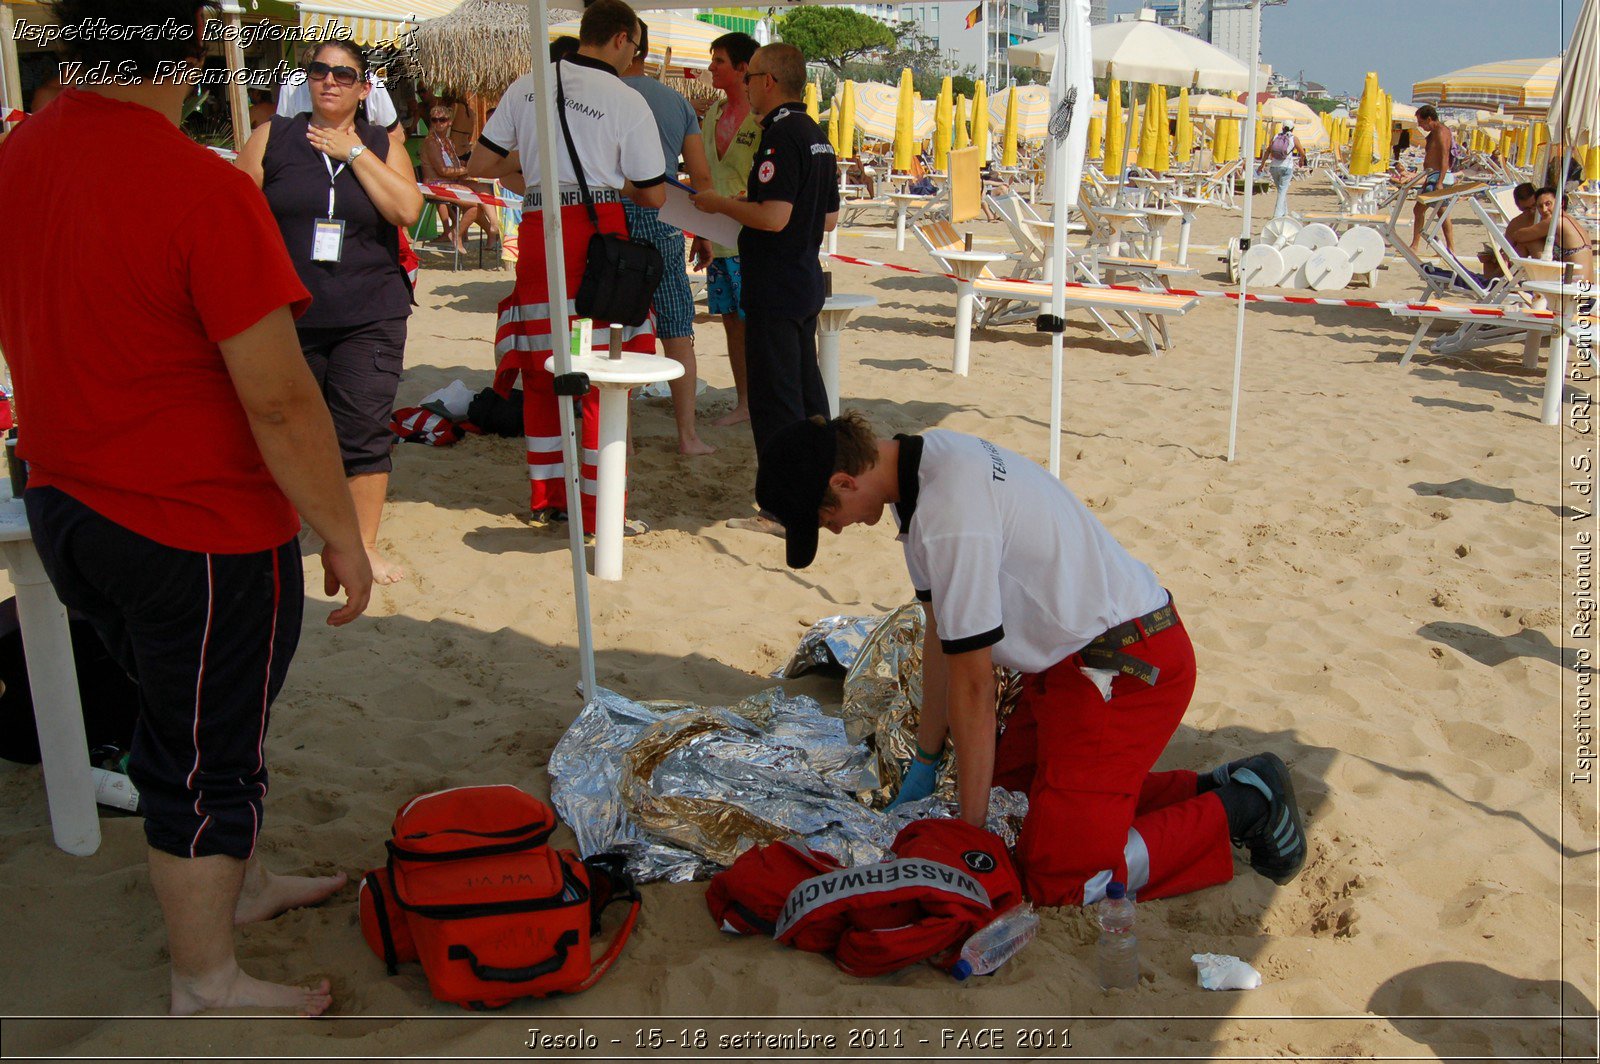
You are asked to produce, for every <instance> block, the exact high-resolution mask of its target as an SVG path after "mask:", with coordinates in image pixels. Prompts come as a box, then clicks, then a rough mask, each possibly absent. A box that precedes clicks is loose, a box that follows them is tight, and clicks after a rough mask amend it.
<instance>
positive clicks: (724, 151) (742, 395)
mask: <svg viewBox="0 0 1600 1064" xmlns="http://www.w3.org/2000/svg"><path fill="white" fill-rule="evenodd" d="M759 47H760V45H759V44H758V43H757V41H756V39H755V38H754V37H752V36H750V35H749V34H747V33H725V34H723V35H722V36H721V37H718V38H717V39H716V40H714V41H712V42H711V84H712V86H713V87H715V88H718V89H721V90H722V92H723V93H724V98H723V99H721V100H718V101H716V102H715V103H713V104H712V105H711V106H710V107H709V108H708V109H707V110H706V114H705V117H704V118H703V119H702V120H701V122H700V133H701V138H702V140H703V142H704V144H705V147H706V156H707V161H708V162H710V164H711V181H712V186H713V189H712V190H713V191H715V192H716V193H718V194H719V195H723V196H738V195H741V194H742V193H743V192H744V190H745V185H746V184H747V183H748V182H749V180H750V167H751V166H752V164H753V163H754V162H755V152H756V145H757V144H759V143H760V142H761V123H760V122H759V121H758V116H757V115H755V114H753V113H751V110H750V98H749V97H748V96H747V95H746V94H745V83H744V76H745V71H746V68H748V67H749V65H750V57H751V56H753V55H755V54H756V49H757V48H759ZM694 268H695V269H697V270H698V269H704V270H705V271H706V309H708V310H709V311H711V313H713V314H720V315H721V316H722V328H723V330H724V331H725V332H726V333H727V335H728V363H729V365H730V366H731V367H732V368H733V389H734V406H733V409H732V410H730V411H728V412H727V413H726V414H724V415H722V416H721V417H719V418H717V420H715V421H713V422H712V424H713V425H718V426H723V425H737V424H738V423H739V422H741V421H749V420H750V390H749V386H748V384H747V383H746V378H745V368H744V310H743V308H741V307H740V305H739V289H740V284H739V282H740V273H739V250H738V249H737V248H725V247H722V246H721V245H713V244H712V243H711V242H710V241H708V240H705V239H702V238H698V237H697V238H696V239H695V242H694Z"/></svg>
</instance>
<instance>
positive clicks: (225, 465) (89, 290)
mask: <svg viewBox="0 0 1600 1064" xmlns="http://www.w3.org/2000/svg"><path fill="white" fill-rule="evenodd" d="M0 203H3V204H5V205H6V210H5V221H4V224H0V350H3V351H4V353H5V358H6V361H7V363H8V364H9V365H10V367H11V374H12V380H13V383H14V385H15V387H16V403H17V420H18V423H19V427H20V431H21V436H20V439H19V440H18V452H19V453H20V454H21V456H22V457H23V458H25V459H27V461H28V463H29V483H30V484H32V485H41V486H42V485H50V486H53V487H55V488H58V489H59V490H61V491H63V492H66V493H67V494H68V495H71V496H72V497H73V498H75V499H77V500H78V501H79V502H81V503H83V504H84V505H86V506H88V507H89V508H90V509H92V510H95V511H96V512H98V513H100V514H102V515H104V516H105V517H108V518H110V519H111V520H113V521H115V522H117V523H118V524H120V525H122V526H124V527H126V528H129V529H131V530H133V531H134V532H137V533H139V534H140V535H142V536H146V537H148V538H150V539H153V540H155V541H156V542H158V543H163V544H166V545H167V546H170V547H176V548H179V549H180V550H191V551H203V552H210V553H218V554H239V553H246V552H251V551H259V550H266V549H269V548H271V547H275V546H277V545H278V544H280V543H283V542H284V541H285V540H287V539H289V538H290V537H291V536H293V535H294V534H295V533H296V531H297V530H298V528H299V519H298V517H297V516H296V514H295V512H294V508H293V507H292V506H290V504H289V501H288V499H286V498H285V497H284V495H283V492H281V491H280V490H279V489H278V486H277V484H276V482H275V481H274V480H273V479H272V476H271V474H270V473H268V471H267V467H266V464H265V463H264V462H263V461H262V458H261V451H260V449H259V448H257V447H256V443H255V439H254V437H252V436H251V433H250V426H249V422H248V421H247V420H246V417H245V412H244V408H243V406H242V405H240V402H239V397H238V395H237V394H236V393H235V391H234V388H233V381H232V379H231V378H230V377H229V375H228V369H227V366H226V364H225V363H224V362H223V359H222V352H221V349H220V348H219V347H218V346H217V344H218V341H220V340H225V339H227V338H228V337H230V336H235V335H237V334H239V333H241V332H243V331H244V330H245V329H247V328H249V327H250V326H251V325H254V324H255V323H256V322H258V321H260V320H261V319H262V318H263V317H265V316H266V314H267V313H268V312H270V311H272V310H274V309H276V308H278V307H282V306H285V305H292V306H293V310H294V312H295V313H296V314H297V315H298V314H299V313H302V312H303V311H304V310H305V308H306V306H307V305H308V303H309V300H310V296H309V294H308V293H307V292H306V290H305V287H304V286H303V285H301V283H300V279H299V278H298V277H297V276H296V275H295V271H294V266H293V265H292V264H291V263H290V261H289V255H288V252H287V251H286V250H285V249H284V246H283V238H282V236H281V235H280V234H279V232H278V226H277V223H276V222H274V221H273V219H272V215H271V214H270V213H269V212H268V210H267V204H266V200H265V199H264V198H263V197H262V195H261V192H260V191H259V190H258V189H257V188H256V187H255V185H254V183H253V182H252V181H251V180H250V178H249V177H248V176H247V175H246V174H244V173H242V172H241V171H239V170H236V169H235V168H234V167H233V166H231V165H230V164H229V163H227V162H225V161H223V160H222V159H221V158H220V157H218V156H217V155H216V154H215V153H214V152H211V151H208V150H207V149H205V148H202V147H200V146H199V145H197V144H195V143H194V142H192V141H190V140H189V139H188V138H187V137H186V136H184V135H183V133H182V132H180V131H179V130H178V128H177V127H176V126H174V125H173V124H172V123H171V122H170V121H168V120H167V119H166V118H165V117H163V116H162V115H160V114H159V113H157V112H156V111H153V110H151V109H150V108H147V107H141V106H139V105H138V104H131V103H123V102H121V101H117V100H110V99H107V98H105V97H103V96H100V95H97V94H95V93H92V92H86V91H83V90H79V89H67V90H66V91H65V92H63V93H62V94H61V96H60V97H59V98H58V99H56V100H55V101H54V102H53V103H52V104H51V105H50V106H48V107H45V108H44V109H42V110H41V111H40V112H39V113H38V114H37V115H35V116H33V117H32V118H30V119H28V121H26V122H24V123H22V124H21V125H20V126H19V127H17V129H16V130H15V131H14V132H12V134H11V135H10V136H9V137H8V138H6V140H5V142H4V143H3V144H0Z"/></svg>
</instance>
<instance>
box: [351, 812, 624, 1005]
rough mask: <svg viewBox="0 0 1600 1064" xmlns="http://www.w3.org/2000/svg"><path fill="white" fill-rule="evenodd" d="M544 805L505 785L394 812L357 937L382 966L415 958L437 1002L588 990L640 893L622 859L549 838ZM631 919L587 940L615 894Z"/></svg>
mask: <svg viewBox="0 0 1600 1064" xmlns="http://www.w3.org/2000/svg"><path fill="white" fill-rule="evenodd" d="M555 828H556V817H555V814H554V812H552V811H551V809H550V807H549V806H548V805H546V804H545V803H544V802H542V801H540V800H539V799H537V798H534V797H533V796H532V795H529V794H527V793H526V792H524V791H522V790H521V789H519V788H517V787H513V786H511V785H510V784H497V785H490V786H482V787H457V788H452V789H450V790H444V791H436V792H434V793H432V794H424V795H420V796H418V797H416V798H413V799H411V800H410V801H409V802H406V803H405V804H404V805H402V806H401V807H400V809H399V811H398V812H397V813H396V814H395V818H394V824H393V827H392V831H391V837H390V839H389V840H388V842H387V843H386V844H385V845H386V846H387V847H388V850H389V859H388V862H387V863H386V864H385V865H384V866H383V867H382V868H376V869H373V870H372V871H370V872H368V873H367V874H366V875H365V876H364V877H363V878H362V883H361V889H360V892H359V894H358V901H359V910H360V912H359V919H360V924H361V932H362V936H363V937H364V938H365V939H366V941H367V945H368V946H369V947H371V949H372V951H373V952H374V953H375V954H377V956H379V957H380V958H382V960H383V962H384V964H385V966H386V967H387V969H388V971H389V972H390V974H394V973H395V972H396V971H397V970H398V965H399V964H401V963H405V962H408V961H412V960H415V961H418V962H420V963H421V964H422V970H423V972H424V974H425V975H426V976H427V979H428V989H429V990H430V991H431V992H432V993H433V996H434V997H436V998H438V999H439V1000H440V1001H448V1002H452V1003H454V1004H457V1005H463V1006H466V1007H467V1008H474V1009H485V1008H499V1007H501V1006H504V1005H507V1004H509V1003H510V1002H512V1001H514V1000H516V999H517V998H522V997H546V996H548V995H550V994H558V993H578V992H579V991H582V990H586V989H588V988H589V987H590V986H593V985H594V983H595V982H596V981H597V980H598V979H599V978H600V977H601V976H602V975H604V974H605V973H606V971H607V970H608V969H609V968H610V967H611V965H612V964H613V963H615V961H616V959H617V957H618V955H619V954H620V953H621V952H622V948H623V946H624V945H625V944H626V943H627V940H628V936H629V935H630V934H631V933H632V931H633V925H634V923H635V922H636V921H637V919H638V915H639V906H640V898H639V893H638V891H637V890H636V889H635V888H634V886H633V883H632V881H631V880H630V879H629V878H628V876H627V875H626V873H625V872H624V871H623V868H622V864H621V861H620V860H618V859H616V858H612V857H607V856H604V855H602V856H600V857H596V858H591V859H590V860H588V861H582V860H579V858H578V856H577V854H575V853H573V852H572V851H570V850H559V849H556V848H555V847H552V846H550V845H549V838H550V835H551V833H552V832H553V831H554V830H555ZM617 901H623V902H627V903H629V907H628V912H627V916H626V918H625V919H624V921H623V924H622V926H621V928H620V929H619V930H618V931H617V932H616V934H615V936H614V937H613V939H612V941H611V943H610V945H609V946H608V947H607V948H606V949H605V952H604V953H603V954H602V955H601V956H599V957H594V956H593V955H592V953H591V942H592V940H593V939H594V938H595V937H597V936H598V934H599V931H600V919H601V916H602V914H603V913H604V911H605V909H606V908H608V907H609V906H610V905H611V904H612V903H613V902H617Z"/></svg>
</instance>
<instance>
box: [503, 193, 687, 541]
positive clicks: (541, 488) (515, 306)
mask: <svg viewBox="0 0 1600 1064" xmlns="http://www.w3.org/2000/svg"><path fill="white" fill-rule="evenodd" d="M595 213H596V214H597V215H598V217H599V219H600V229H601V230H603V231H605V232H608V233H623V234H626V233H627V231H628V220H627V217H626V216H625V215H624V214H623V211H622V205H621V204H620V203H600V204H596V205H595ZM595 232H596V230H595V226H594V224H593V223H592V222H590V221H589V215H588V212H587V211H586V210H584V208H583V207H582V206H581V205H580V206H572V207H562V208H561V243H562V248H563V250H564V251H565V258H564V262H565V267H566V280H567V303H568V306H569V308H570V306H571V303H572V300H573V296H574V294H575V293H576V292H577V291H578V283H579V282H580V281H581V280H582V279H583V268H584V264H585V263H586V262H587V259H588V248H589V238H590V237H591V236H593V235H594V234H595ZM517 240H518V246H519V248H520V249H521V253H520V254H519V255H518V257H517V281H516V287H515V288H514V289H512V292H511V294H510V295H509V296H507V297H506V298H505V299H503V300H501V301H500V316H499V322H498V325H497V326H496V329H495V353H496V355H497V356H498V359H499V366H498V370H497V372H496V374H495V382H494V383H495V390H496V391H498V392H499V393H500V394H501V395H508V394H510V391H511V387H512V385H513V383H514V382H515V380H516V375H517V374H518V373H521V374H522V422H523V433H524V435H525V436H526V437H527V457H528V480H529V497H528V506H529V508H530V509H532V510H543V509H547V508H550V507H555V508H556V509H559V510H566V509H567V508H568V507H567V482H566V480H565V479H564V474H563V472H562V469H563V468H564V463H563V462H562V454H561V411H560V407H558V406H557V405H556V395H555V388H554V384H555V376H554V375H553V374H552V373H551V372H550V371H549V370H547V369H545V368H544V364H545V362H546V361H548V360H549V358H550V356H551V354H553V351H552V349H551V344H550V306H549V302H550V279H549V275H548V272H547V271H546V269H545V260H544V212H543V211H528V212H527V213H525V214H524V215H523V216H522V224H521V226H520V227H519V228H518V230H517ZM574 316H575V315H573V314H571V313H570V312H569V313H568V315H567V319H568V322H569V323H570V322H571V321H572V320H573V318H574ZM608 348H609V341H608V339H607V333H606V330H605V328H604V323H602V322H596V323H595V330H594V348H593V350H595V351H598V352H602V353H603V352H605V351H607V350H608ZM622 348H623V350H625V351H638V352H643V353H645V354H653V353H654V352H655V349H656V337H655V331H654V324H653V320H652V321H647V322H646V324H645V325H643V326H641V327H640V331H639V332H637V333H635V334H634V335H633V336H631V337H629V338H627V339H625V340H624V341H623V343H622ZM581 405H582V409H583V427H582V431H581V432H580V433H579V445H580V447H581V453H580V454H579V468H580V473H579V487H580V490H581V492H582V496H583V498H582V503H583V527H584V528H585V529H587V530H589V531H593V530H594V500H595V490H594V486H595V477H596V468H595V467H596V463H597V461H598V458H599V446H600V390H599V389H598V388H595V389H591V390H590V392H589V394H588V395H586V396H584V397H583V401H582V404H581Z"/></svg>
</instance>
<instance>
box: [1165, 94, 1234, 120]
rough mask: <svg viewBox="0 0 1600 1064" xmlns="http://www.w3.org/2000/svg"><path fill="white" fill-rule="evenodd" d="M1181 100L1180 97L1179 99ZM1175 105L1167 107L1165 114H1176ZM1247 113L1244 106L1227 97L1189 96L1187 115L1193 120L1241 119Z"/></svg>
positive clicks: (1211, 95)
mask: <svg viewBox="0 0 1600 1064" xmlns="http://www.w3.org/2000/svg"><path fill="white" fill-rule="evenodd" d="M1179 98H1180V99H1182V97H1179ZM1176 107H1177V105H1176V104H1170V103H1169V104H1168V105H1167V114H1169V115H1173V116H1175V115H1176V114H1177V110H1176ZM1248 112H1249V108H1247V107H1246V106H1245V105H1244V104H1242V103H1240V102H1239V101H1238V100H1234V99H1231V98H1229V97H1227V96H1216V95H1213V94H1211V93H1207V92H1197V93H1193V94H1191V95H1190V96H1189V114H1190V115H1192V116H1193V117H1195V118H1243V117H1244V116H1245V115H1246V114H1247V113H1248Z"/></svg>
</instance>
